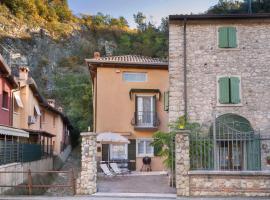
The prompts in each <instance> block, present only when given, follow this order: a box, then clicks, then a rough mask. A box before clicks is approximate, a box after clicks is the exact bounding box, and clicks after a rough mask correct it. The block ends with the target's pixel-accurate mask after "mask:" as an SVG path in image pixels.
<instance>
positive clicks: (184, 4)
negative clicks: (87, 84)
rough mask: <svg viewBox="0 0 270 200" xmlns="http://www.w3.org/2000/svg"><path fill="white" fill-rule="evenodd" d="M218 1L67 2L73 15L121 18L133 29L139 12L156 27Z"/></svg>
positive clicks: (104, 0)
mask: <svg viewBox="0 0 270 200" xmlns="http://www.w3.org/2000/svg"><path fill="white" fill-rule="evenodd" d="M217 2H218V0H68V3H69V7H70V8H71V10H72V11H73V13H74V14H80V13H82V14H90V15H95V14H97V13H98V12H102V13H103V14H109V15H111V16H113V17H119V16H123V17H125V18H126V19H127V20H128V23H129V25H130V26H131V27H133V28H135V27H136V24H135V23H134V20H133V14H135V13H137V12H139V11H141V12H143V13H144V14H145V15H146V17H147V19H148V20H150V21H151V22H153V23H154V24H156V25H159V24H160V19H161V18H162V17H166V16H168V15H170V14H191V13H193V14H198V13H202V12H204V11H206V10H207V9H208V8H209V7H211V6H213V5H215V4H216V3H217Z"/></svg>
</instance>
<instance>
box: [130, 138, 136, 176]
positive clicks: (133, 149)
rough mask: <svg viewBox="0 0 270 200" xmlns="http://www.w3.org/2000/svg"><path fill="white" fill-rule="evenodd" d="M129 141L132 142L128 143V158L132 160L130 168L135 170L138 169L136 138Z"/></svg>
mask: <svg viewBox="0 0 270 200" xmlns="http://www.w3.org/2000/svg"><path fill="white" fill-rule="evenodd" d="M129 141H130V143H129V144H128V160H129V161H130V162H129V165H128V168H129V170H131V171H135V170H136V140H135V139H131V140H129Z"/></svg>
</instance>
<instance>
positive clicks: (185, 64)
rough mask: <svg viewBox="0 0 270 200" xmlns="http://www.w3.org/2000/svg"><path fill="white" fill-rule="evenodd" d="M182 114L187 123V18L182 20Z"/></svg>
mask: <svg viewBox="0 0 270 200" xmlns="http://www.w3.org/2000/svg"><path fill="white" fill-rule="evenodd" d="M183 36H184V37H183V39H184V41H183V42H184V44H183V45H184V52H183V57H184V104H185V105H184V113H185V121H187V18H185V19H184V32H183Z"/></svg>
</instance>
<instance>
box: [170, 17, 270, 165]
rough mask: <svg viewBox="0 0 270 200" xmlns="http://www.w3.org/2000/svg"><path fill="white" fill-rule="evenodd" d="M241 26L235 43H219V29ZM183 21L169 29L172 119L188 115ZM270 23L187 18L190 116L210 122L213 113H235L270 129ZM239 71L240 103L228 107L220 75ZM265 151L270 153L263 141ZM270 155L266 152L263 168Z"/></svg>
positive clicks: (263, 129) (255, 125)
mask: <svg viewBox="0 0 270 200" xmlns="http://www.w3.org/2000/svg"><path fill="white" fill-rule="evenodd" d="M221 26H233V27H235V28H236V30H237V48H233V49H221V48H219V47H218V28H219V27H221ZM183 30H184V29H183V23H182V22H180V21H174V22H171V23H170V34H169V37H170V38H169V76H170V77H169V79H170V99H169V101H170V107H169V121H170V122H173V121H175V120H176V118H177V117H179V116H181V115H183V114H184V106H185V103H184V36H183V32H184V31H183ZM269 43H270V23H269V21H258V20H257V21H256V20H255V21H254V20H241V21H239V20H238V21H237V20H235V21H233V22H232V21H215V22H214V21H203V22H192V23H191V22H188V23H187V28H186V44H187V48H186V49H187V53H186V54H187V65H186V67H187V112H188V117H189V119H190V120H191V121H196V122H199V123H201V124H203V125H205V126H206V127H210V126H211V124H212V122H213V113H214V112H215V113H218V114H219V115H222V114H226V113H233V114H237V115H241V116H243V117H245V118H246V119H248V120H249V122H250V123H251V125H252V127H253V128H254V129H255V130H256V131H260V132H261V133H265V134H268V137H269V133H270V90H269V88H270V69H269V63H270V56H269V55H270V54H269V53H270V45H269ZM219 76H239V77H240V80H241V86H240V88H241V89H240V93H241V94H240V97H241V103H240V104H237V105H230V106H228V105H227V106H224V105H219V103H218V81H217V79H218V77H219ZM265 143H266V144H265V145H264V147H265V148H264V149H263V151H265V152H269V149H270V143H269V142H266V141H265ZM266 154H267V153H262V163H263V169H269V165H268V166H267V165H266V157H265V156H266Z"/></svg>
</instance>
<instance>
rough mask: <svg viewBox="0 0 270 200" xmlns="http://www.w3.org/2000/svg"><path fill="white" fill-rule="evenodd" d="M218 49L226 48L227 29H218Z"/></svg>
mask: <svg viewBox="0 0 270 200" xmlns="http://www.w3.org/2000/svg"><path fill="white" fill-rule="evenodd" d="M218 40H219V48H227V47H228V45H229V43H228V28H227V27H220V28H219V29H218Z"/></svg>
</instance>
